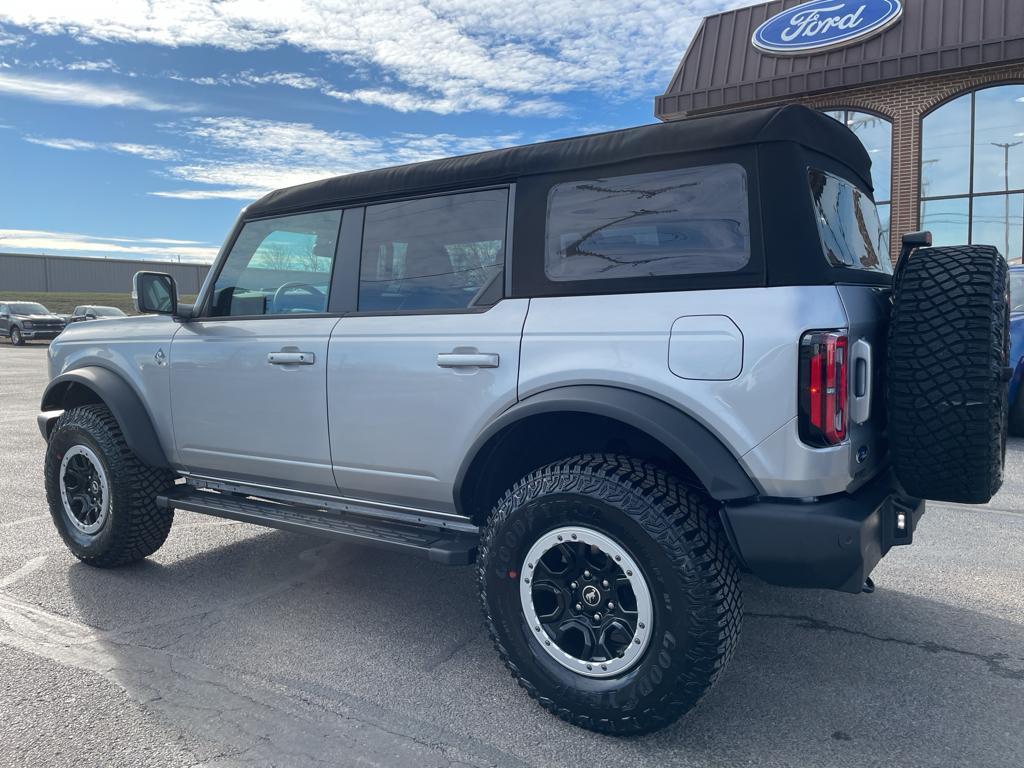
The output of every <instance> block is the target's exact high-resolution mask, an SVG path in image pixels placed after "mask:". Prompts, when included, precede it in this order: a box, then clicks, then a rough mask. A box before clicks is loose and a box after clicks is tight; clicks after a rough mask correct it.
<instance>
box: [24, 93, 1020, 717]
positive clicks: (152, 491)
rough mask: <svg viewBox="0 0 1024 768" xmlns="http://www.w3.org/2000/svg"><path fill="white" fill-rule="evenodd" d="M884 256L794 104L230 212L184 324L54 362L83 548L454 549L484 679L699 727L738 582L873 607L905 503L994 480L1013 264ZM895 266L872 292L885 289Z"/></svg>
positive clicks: (839, 129) (58, 423)
mask: <svg viewBox="0 0 1024 768" xmlns="http://www.w3.org/2000/svg"><path fill="white" fill-rule="evenodd" d="M929 246H930V236H929V235H928V234H927V233H911V234H908V235H905V236H904V238H903V249H902V253H901V255H900V258H899V260H898V262H897V264H896V268H895V271H894V270H893V268H892V266H891V263H890V260H889V255H888V253H889V251H888V244H887V242H886V235H885V233H884V232H882V231H881V228H880V225H879V218H878V215H877V212H876V210H875V204H874V202H873V201H872V186H871V174H870V161H869V158H868V155H867V153H866V152H865V150H864V148H863V147H862V146H861V144H860V143H859V142H858V140H857V139H856V137H855V136H854V134H853V133H851V132H850V131H849V130H848V129H847V128H846V127H845V126H843V125H842V124H840V123H838V122H836V121H835V120H833V119H831V118H829V117H826V116H825V115H823V114H821V113H818V112H815V111H812V110H810V109H807V108H804V107H799V106H786V107H781V108H773V109H763V110H756V111H748V112H742V113H735V114H730V115H724V116H714V117H706V118H700V119H692V120H684V121H678V122H672V123H666V124H659V125H649V126H644V127H640V128H630V129H627V130H622V131H615V132H611V133H604V134H600V135H595V136H584V137H581V138H572V139H564V140H560V141H553V142H546V143H542V144H535V145H530V146H523V147H514V148H510V149H501V150H496V151H492V152H484V153H480V154H475V155H469V156H466V157H457V158H450V159H444V160H436V161H431V162H424V163H417V164H414V165H406V166H402V167H398V168H389V169H384V170H378V171H370V172H366V173H357V174H352V175H347V176H342V177H338V178H331V179H326V180H323V181H318V182H314V183H310V184H304V185H301V186H296V187H291V188H288V189H283V190H280V191H277V192H273V193H271V194H269V195H267V196H265V197H264V198H262V199H261V200H259V201H257V202H255V203H253V204H252V205H250V206H249V207H248V208H247V209H245V210H244V211H243V213H242V214H241V216H240V217H239V219H238V221H237V223H236V224H235V226H234V229H233V230H232V232H231V234H230V236H229V237H228V239H227V241H226V243H225V244H224V247H223V249H222V251H221V252H220V255H219V256H218V258H217V261H216V263H215V264H214V265H213V268H212V269H211V270H210V273H209V276H208V278H207V279H206V282H205V284H204V285H203V287H202V289H201V291H200V292H199V295H198V297H197V299H196V302H195V304H191V305H186V304H183V303H179V301H178V296H177V290H176V286H175V283H174V280H173V279H172V278H171V277H170V276H168V275H165V274H160V273H153V272H148V273H147V272H142V273H139V274H138V275H136V277H135V285H134V290H135V295H136V302H137V307H138V309H139V310H140V311H141V312H143V313H149V315H150V316H148V317H138V318H134V319H121V320H117V321H104V320H98V321H96V322H91V323H78V324H74V325H72V326H71V327H69V328H68V329H67V330H66V331H64V333H62V334H61V335H60V337H59V338H57V339H56V340H55V341H54V343H53V344H52V345H51V346H50V352H49V355H50V357H49V363H50V374H51V381H50V383H49V386H48V387H47V388H46V391H45V393H44V394H43V398H42V407H41V410H42V413H41V414H40V416H39V426H40V429H41V431H42V433H43V437H44V438H45V439H46V440H47V441H48V449H47V453H46V463H45V483H46V493H47V498H48V500H49V506H50V510H51V512H52V515H53V520H54V523H55V524H56V526H57V529H58V531H59V532H60V534H61V536H62V537H63V539H64V541H65V542H66V543H67V546H68V547H69V548H70V549H71V551H72V552H73V553H74V554H75V556H76V557H78V558H80V559H81V560H82V561H84V562H86V563H89V564H92V565H95V566H100V567H111V566H120V565H124V564H127V563H131V562H134V561H137V560H139V559H141V558H144V557H147V556H148V555H151V554H153V553H154V552H155V551H156V550H157V549H159V547H160V545H161V544H162V543H163V542H164V539H165V538H166V537H167V535H168V532H169V531H170V528H171V523H172V521H173V518H174V511H175V510H190V511H192V512H199V513H204V514H209V515H216V516H219V517H225V518H230V519H233V520H241V521H245V522H248V523H255V524H257V525H265V526H271V527H275V528H283V529H288V530H291V531H299V532H308V533H312V534H318V535H323V536H330V537H336V538H339V539H344V540H347V541H351V542H353V543H354V544H365V545H375V546H381V547H387V548H391V549H396V550H401V551H404V552H409V553H418V554H420V555H424V556H426V557H427V558H428V559H430V560H432V561H434V562H437V563H445V564H450V565H468V564H471V563H475V564H476V568H477V575H478V579H479V587H480V596H481V603H482V606H483V612H484V615H485V617H486V623H487V625H488V627H489V629H490V632H491V635H492V636H493V639H494V644H495V646H496V647H497V650H498V653H499V654H500V655H501V657H502V658H503V660H504V662H505V664H506V666H507V667H508V669H509V670H510V671H511V673H512V675H513V676H514V677H515V678H516V680H517V681H518V682H519V683H520V684H521V685H522V686H523V687H524V688H525V689H526V690H527V692H528V693H529V694H530V695H531V696H533V697H534V698H535V699H537V701H539V702H540V703H541V704H542V705H543V706H544V707H546V708H547V709H549V710H550V711H551V712H553V713H555V714H557V715H559V716H560V717H562V718H565V719H566V720H568V721H570V722H573V723H575V724H577V725H580V726H582V727H585V728H590V729H593V730H596V731H601V732H607V733H616V734H629V733H641V732H646V731H651V730H654V729H656V728H659V727H661V726H664V725H666V724H668V723H670V722H672V721H673V720H675V719H676V718H678V717H679V716H680V715H681V714H682V713H684V712H686V711H688V710H689V709H691V708H692V707H693V706H695V705H696V703H697V702H698V700H699V699H700V698H701V697H702V696H703V695H704V694H705V692H707V691H708V689H709V688H710V687H711V685H712V684H713V683H714V682H715V680H716V678H717V677H718V676H719V675H720V674H721V673H722V670H723V669H724V668H725V665H726V662H727V661H728V660H729V658H730V656H731V655H732V653H733V651H734V649H735V647H736V643H737V639H738V637H739V628H740V619H741V615H742V603H741V594H740V574H741V572H750V573H752V574H753V575H754V576H756V577H759V578H761V579H763V580H766V581H768V582H771V583H774V584H779V585H783V586H790V587H813V588H821V589H835V590H842V591H845V592H860V591H862V590H870V589H871V581H870V579H869V578H868V576H869V574H870V572H871V570H872V569H873V568H874V567H875V565H876V564H877V563H878V562H879V560H880V559H881V558H882V557H883V556H885V555H886V554H887V553H888V552H889V551H890V550H891V549H892V548H893V547H897V546H902V545H907V544H910V543H911V541H912V540H913V535H914V529H915V526H916V525H917V523H918V520H919V519H920V517H921V515H922V513H923V512H924V502H923V501H922V499H925V498H928V499H941V500H949V501H955V502H962V503H980V502H986V501H988V499H989V498H990V497H991V496H992V494H993V493H995V491H996V490H997V489H998V487H999V485H1000V483H1001V481H1002V472H1003V461H1004V449H1005V440H1006V438H1005V435H1006V389H1007V370H1008V369H1007V345H1008V331H1007V322H1008V305H1007V302H1008V291H1007V268H1006V264H1005V261H1004V260H1003V258H1002V256H1001V255H1000V254H999V253H998V252H997V251H996V249H994V248H991V247H988V246H978V245H975V246H959V247H953V248H931V247H929ZM894 272H895V273H894Z"/></svg>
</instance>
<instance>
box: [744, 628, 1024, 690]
mask: <svg viewBox="0 0 1024 768" xmlns="http://www.w3.org/2000/svg"><path fill="white" fill-rule="evenodd" d="M745 615H746V616H748V617H750V618H757V619H782V620H783V621H790V622H793V623H795V624H796V625H797V626H798V627H800V628H801V629H808V630H812V631H818V632H834V633H840V634H844V635H850V636H853V637H861V638H864V639H866V640H874V641H876V642H880V643H892V644H895V645H902V646H906V647H908V648H916V649H917V650H920V651H925V652H926V653H933V654H938V653H951V654H955V655H957V656H962V657H964V658H969V659H974V660H976V661H980V662H981V663H983V664H984V665H985V666H986V667H987V668H988V671H989V672H990V673H991V674H993V675H995V676H996V677H1000V678H1003V679H1004V680H1013V681H1024V666H1022V667H1021V668H1016V667H1015V666H1012V665H1011V664H1010V663H1008V662H1020V663H1021V664H1022V665H1024V658H1020V657H1013V656H1010V655H1009V654H1006V653H978V652H976V651H966V650H963V649H962V648H954V647H953V646H950V645H944V644H942V643H935V642H932V641H929V640H925V641H921V642H917V641H914V640H906V639H903V638H899V637H892V636H883V635H873V634H871V633H870V632H864V631H862V630H859V629H848V628H847V627H841V626H839V625H838V624H830V623H829V622H827V621H823V620H822V619H816V618H814V617H813V616H807V615H802V614H791V613H756V612H748V613H746V614H745Z"/></svg>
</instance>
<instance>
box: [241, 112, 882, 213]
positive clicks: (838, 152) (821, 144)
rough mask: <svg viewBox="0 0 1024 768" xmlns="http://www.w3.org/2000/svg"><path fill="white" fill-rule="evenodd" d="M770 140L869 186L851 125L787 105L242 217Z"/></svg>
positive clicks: (370, 178)
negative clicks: (830, 160) (800, 148)
mask: <svg viewBox="0 0 1024 768" xmlns="http://www.w3.org/2000/svg"><path fill="white" fill-rule="evenodd" d="M775 141H788V142H796V143H798V144H802V145H804V146H806V147H809V148H810V149H813V150H816V151H818V152H821V153H823V154H826V155H830V156H831V157H834V158H835V159H837V160H839V161H841V162H842V163H844V164H845V165H846V166H847V167H849V168H850V169H851V170H852V171H854V172H855V173H856V174H857V175H859V176H860V178H861V179H862V180H863V182H864V183H865V185H867V186H868V187H869V188H870V180H871V173H870V168H871V160H870V158H869V157H868V154H867V152H866V151H865V150H864V147H863V146H862V145H861V143H860V141H859V140H858V139H857V137H856V136H854V134H853V132H852V131H850V130H849V129H848V128H847V127H846V126H844V125H842V124H841V123H839V122H837V121H836V120H833V119H832V118H831V117H828V116H827V115H825V114H823V113H821V112H818V111H817V110H813V109H810V108H808V107H804V106H800V105H795V104H790V105H786V106H782V107H772V108H769V109H756V110H747V111H744V112H732V113H729V114H724V115H712V116H709V117H699V118H691V119H687V120H676V121H672V122H668V123H655V124H654V125H643V126H640V127H638V128H626V129H623V130H619V131H609V132H608V133H597V134H593V135H591V136H579V137H575V138H570V139H558V140H556V141H545V142H541V143H539V144H527V145H525V146H521V147H508V148H507V149H495V150H491V151H489V152H477V153H475V154H472V155H462V156H461V157H449V158H444V159H441V160H428V161H426V162H422V163H411V164H409V165H399V166H395V167H393V168H383V169H381V170H375V171H363V172H361V173H351V174H347V175H345V176H335V177H333V178H329V179H322V180H320V181H312V182H309V183H307V184H300V185H298V186H294V187H286V188H285V189H279V190H277V191H275V192H271V193H269V194H267V195H265V196H264V197H262V198H260V199H259V200H257V201H256V202H254V203H253V204H252V205H250V206H249V207H248V208H247V209H246V217H247V218H253V217H257V216H267V215H272V214H278V213H285V212H292V211H299V210H303V209H306V208H319V207H324V206H330V205H337V204H345V203H354V202H357V201H361V200H372V199H378V198H382V197H394V196H401V195H414V194H420V193H424V192H430V191H435V190H443V189H450V188H454V187H470V186H486V185H488V184H495V183H500V182H509V181H515V180H516V179H517V178H520V177H522V176H531V175H535V174H541V173H555V172H564V171H572V170H575V169H582V168H589V167H595V166H605V165H612V164H615V163H620V162H628V161H630V160H637V159H641V158H645V157H657V156H662V155H679V154H686V153H691V152H702V151H708V150H714V149H721V148H726V147H737V146H743V145H747V144H761V143H765V142H775Z"/></svg>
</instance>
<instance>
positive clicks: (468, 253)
mask: <svg viewBox="0 0 1024 768" xmlns="http://www.w3.org/2000/svg"><path fill="white" fill-rule="evenodd" d="M507 216H508V190H507V189H489V190H484V191H481V192H465V193H461V194H453V195H438V196H436V197H428V198H420V199H418V200H406V201H403V202H398V203H383V204H381V205H372V206H369V207H367V209H366V218H365V221H364V224H363V250H362V256H361V262H360V273H359V311H361V312H400V311H432V310H445V309H449V310H452V309H465V308H467V307H470V306H473V305H480V304H482V303H484V302H482V301H481V299H482V298H484V297H486V296H488V295H492V294H493V291H492V288H494V287H495V286H497V287H498V288H500V285H499V282H500V278H501V274H502V271H503V268H504V264H505V229H506V221H507ZM499 295H500V292H499ZM490 303H493V301H492V302H490Z"/></svg>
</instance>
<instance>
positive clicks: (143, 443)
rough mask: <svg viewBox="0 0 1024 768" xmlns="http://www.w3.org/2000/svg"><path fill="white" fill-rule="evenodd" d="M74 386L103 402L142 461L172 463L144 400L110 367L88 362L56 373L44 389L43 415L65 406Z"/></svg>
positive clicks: (46, 435) (154, 463)
mask: <svg viewBox="0 0 1024 768" xmlns="http://www.w3.org/2000/svg"><path fill="white" fill-rule="evenodd" d="M73 385H78V386H82V387H85V388H86V389H88V390H90V391H91V392H92V393H93V394H94V395H96V397H97V398H99V399H100V400H101V401H103V403H104V405H106V406H107V408H109V409H110V412H111V413H112V414H113V415H114V418H115V419H116V420H117V423H118V426H120V427H121V432H122V433H123V434H124V439H125V442H126V443H128V447H129V448H130V449H131V450H132V452H133V453H134V454H135V455H136V456H138V457H139V459H140V460H141V461H142V462H143V463H145V464H148V465H149V466H151V467H169V466H170V464H169V462H168V461H167V456H166V455H165V454H164V449H163V446H161V445H160V438H159V437H157V434H156V430H155V429H154V428H153V421H152V419H151V418H150V416H149V412H148V411H147V410H146V407H145V406H144V405H143V404H142V400H141V399H140V398H139V396H138V395H137V394H136V393H135V390H134V389H132V386H131V385H130V384H129V383H128V382H127V381H126V380H125V379H124V378H123V377H122V376H121V375H119V374H117V373H114V372H113V371H111V370H109V369H107V368H102V367H100V366H98V365H89V366H83V367H82V368H75V369H74V370H71V371H68V372H67V373H62V374H61V375H60V376H57V377H56V378H55V379H53V380H52V381H51V382H50V383H49V384H48V385H47V387H46V391H44V392H43V400H42V404H41V410H42V411H43V412H44V414H46V412H52V411H60V410H62V409H64V408H65V402H66V395H67V392H68V390H69V389H71V387H72V386H73ZM58 415H59V414H58ZM40 418H42V416H41V417H40ZM54 420H55V419H49V420H48V425H47V426H46V432H45V433H44V437H48V435H49V430H50V429H51V428H52V423H49V422H50V421H54ZM41 426H42V425H41Z"/></svg>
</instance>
